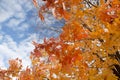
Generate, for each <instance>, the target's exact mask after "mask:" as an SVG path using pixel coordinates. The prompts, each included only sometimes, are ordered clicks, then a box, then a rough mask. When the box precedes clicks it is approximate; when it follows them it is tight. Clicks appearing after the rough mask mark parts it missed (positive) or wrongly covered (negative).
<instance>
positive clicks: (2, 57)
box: [0, 34, 37, 67]
mask: <svg viewBox="0 0 120 80" xmlns="http://www.w3.org/2000/svg"><path fill="white" fill-rule="evenodd" d="M33 40H34V41H36V40H37V36H36V34H32V35H31V36H29V37H28V38H26V39H24V40H22V41H21V42H20V43H19V44H18V43H16V42H15V41H14V40H13V39H12V38H11V37H10V36H9V35H4V37H3V38H2V39H1V40H0V41H2V43H1V44H0V67H6V64H7V61H8V60H9V59H13V58H17V57H18V58H20V59H22V60H23V65H24V67H26V66H29V65H30V59H29V55H30V52H31V51H32V50H33V49H34V46H33V44H32V41H33Z"/></svg>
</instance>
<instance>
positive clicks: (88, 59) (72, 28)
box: [0, 0, 120, 80]
mask: <svg viewBox="0 0 120 80" xmlns="http://www.w3.org/2000/svg"><path fill="white" fill-rule="evenodd" d="M39 2H40V1H39V0H33V3H34V5H35V7H36V8H37V10H38V15H39V17H40V19H41V20H42V21H44V18H45V17H44V16H43V15H44V14H47V13H51V14H52V15H53V16H54V17H55V18H56V19H59V20H61V19H64V20H65V25H64V26H63V27H62V32H61V33H60V35H59V36H58V37H57V38H49V39H46V38H45V39H44V42H43V43H36V42H34V41H33V44H34V46H35V49H34V50H33V51H32V52H31V55H30V59H31V66H30V67H27V68H26V69H25V70H23V69H22V65H21V63H22V61H21V60H19V59H18V58H17V59H15V60H10V61H9V64H10V66H9V68H8V69H7V70H2V69H1V70H0V79H1V80H11V79H12V77H16V78H17V80H118V79H119V77H118V76H117V75H115V74H114V71H117V70H115V68H116V66H114V65H118V66H119V65H120V55H119V50H120V26H119V25H120V1H119V0H107V1H106V0H99V2H98V3H96V4H93V3H92V1H89V0H42V2H43V3H44V4H43V5H41V6H40V5H39ZM116 53H117V55H116ZM113 69H114V71H113ZM118 73H119V72H118ZM118 75H119V74H118Z"/></svg>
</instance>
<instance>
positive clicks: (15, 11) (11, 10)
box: [0, 0, 32, 23]
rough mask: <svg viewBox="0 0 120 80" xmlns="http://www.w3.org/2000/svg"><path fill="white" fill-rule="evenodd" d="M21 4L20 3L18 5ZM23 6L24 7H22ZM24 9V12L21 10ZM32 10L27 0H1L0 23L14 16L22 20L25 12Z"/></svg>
mask: <svg viewBox="0 0 120 80" xmlns="http://www.w3.org/2000/svg"><path fill="white" fill-rule="evenodd" d="M20 2H21V3H20ZM23 5H24V6H23ZM23 7H26V10H24V9H23ZM31 8H32V5H31V1H29V0H23V1H21V0H1V1H0V22H1V23H2V22H4V21H6V20H8V19H9V18H11V17H12V16H14V15H17V16H15V17H19V18H24V17H25V11H27V10H30V9H31Z"/></svg>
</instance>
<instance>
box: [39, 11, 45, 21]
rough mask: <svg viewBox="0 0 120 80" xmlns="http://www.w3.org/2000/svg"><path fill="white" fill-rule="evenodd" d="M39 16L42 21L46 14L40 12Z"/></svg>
mask: <svg viewBox="0 0 120 80" xmlns="http://www.w3.org/2000/svg"><path fill="white" fill-rule="evenodd" d="M39 17H40V19H41V20H42V21H44V16H43V15H42V14H41V13H40V12H39Z"/></svg>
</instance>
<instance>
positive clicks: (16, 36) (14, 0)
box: [0, 0, 64, 68]
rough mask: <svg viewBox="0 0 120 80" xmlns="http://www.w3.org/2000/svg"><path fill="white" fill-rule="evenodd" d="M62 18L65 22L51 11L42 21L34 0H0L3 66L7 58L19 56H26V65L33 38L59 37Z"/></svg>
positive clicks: (0, 44) (0, 42)
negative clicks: (33, 2)
mask: <svg viewBox="0 0 120 80" xmlns="http://www.w3.org/2000/svg"><path fill="white" fill-rule="evenodd" d="M61 22H62V23H64V21H63V20H61V21H57V20H55V19H54V18H53V17H52V16H51V14H46V15H45V21H44V22H41V21H40V19H38V16H37V10H36V9H35V8H34V6H33V4H32V0H0V67H2V68H6V67H7V66H8V65H7V64H8V60H9V59H13V58H16V57H18V58H20V59H22V60H23V65H24V67H26V66H27V65H30V60H29V53H30V52H31V51H32V50H33V49H34V46H33V45H32V41H36V42H42V39H43V38H44V37H47V38H49V37H52V36H53V37H57V36H58V35H59V33H57V32H55V31H54V30H59V31H60V30H61V27H62V26H63V24H61ZM51 28H52V29H54V30H51Z"/></svg>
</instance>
